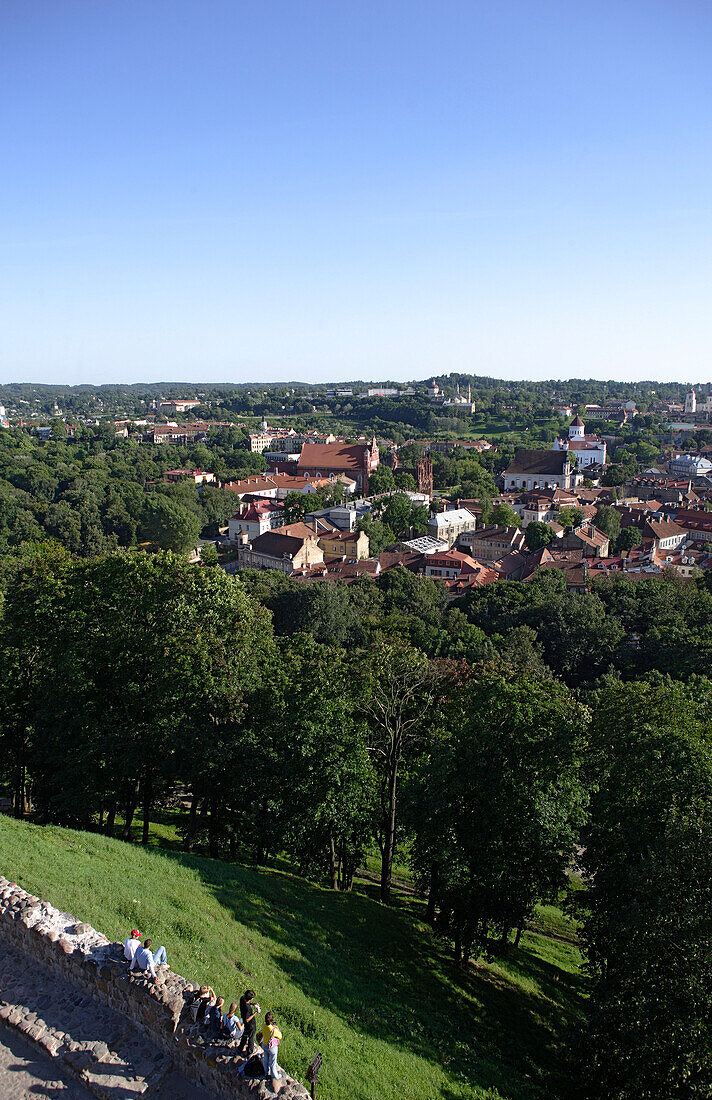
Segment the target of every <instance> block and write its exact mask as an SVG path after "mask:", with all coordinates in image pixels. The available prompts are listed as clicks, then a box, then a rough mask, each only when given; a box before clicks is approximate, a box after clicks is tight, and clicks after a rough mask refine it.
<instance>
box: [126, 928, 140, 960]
mask: <svg viewBox="0 0 712 1100" xmlns="http://www.w3.org/2000/svg"><path fill="white" fill-rule="evenodd" d="M140 946H141V933H140V932H139V930H138V928H134V929H132V931H131V935H130V936H127V938H126V939H125V940H124V958H125V959H126V962H130V963H132V962H133V960H134V955H135V954H136V951H137V950H138V948H139V947H140Z"/></svg>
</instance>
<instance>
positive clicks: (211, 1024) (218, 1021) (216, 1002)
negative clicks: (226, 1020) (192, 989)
mask: <svg viewBox="0 0 712 1100" xmlns="http://www.w3.org/2000/svg"><path fill="white" fill-rule="evenodd" d="M224 1004H225V998H224V997H214V998H213V1000H212V1001H211V1002H210V1004H209V1005H208V1007H207V1008H206V1010H205V1024H206V1027H207V1031H208V1035H210V1036H211V1037H213V1038H215V1039H217V1038H218V1036H219V1035H220V1034H221V1032H222V1017H223V1006H224Z"/></svg>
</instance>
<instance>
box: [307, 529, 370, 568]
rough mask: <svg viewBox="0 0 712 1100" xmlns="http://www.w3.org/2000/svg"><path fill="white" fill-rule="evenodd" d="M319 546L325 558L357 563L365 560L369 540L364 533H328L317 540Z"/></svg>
mask: <svg viewBox="0 0 712 1100" xmlns="http://www.w3.org/2000/svg"><path fill="white" fill-rule="evenodd" d="M319 546H320V547H321V548H322V550H323V551H324V554H325V556H326V557H338V558H345V559H346V560H347V561H359V559H363V558H367V557H368V553H369V539H368V535H367V534H366V533H365V531H329V532H326V533H325V534H323V535H321V536H320V538H319Z"/></svg>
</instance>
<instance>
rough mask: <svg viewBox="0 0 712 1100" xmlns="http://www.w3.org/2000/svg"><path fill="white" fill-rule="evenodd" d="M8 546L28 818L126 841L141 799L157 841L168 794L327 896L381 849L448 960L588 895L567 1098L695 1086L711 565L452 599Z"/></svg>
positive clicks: (496, 952) (583, 905) (16, 725)
mask: <svg viewBox="0 0 712 1100" xmlns="http://www.w3.org/2000/svg"><path fill="white" fill-rule="evenodd" d="M8 562H9V568H8V569H7V572H6V576H5V586H4V600H3V616H2V622H1V626H0V647H1V649H0V653H1V656H2V663H3V668H4V670H5V675H4V677H3V681H2V686H1V688H0V737H1V741H0V745H1V747H2V756H1V758H0V759H1V765H2V779H3V781H4V783H5V784H6V789H7V791H8V794H10V795H11V797H12V800H13V806H14V810H15V812H16V813H17V814H18V815H26V814H28V813H29V814H31V815H32V817H33V818H34V820H35V821H36V822H38V823H56V824H62V825H70V826H74V827H80V828H82V829H85V830H88V831H93V832H100V833H103V834H105V835H106V836H109V837H111V836H122V835H123V836H125V837H127V838H128V837H131V836H132V835H133V833H132V825H133V822H134V819H135V818H138V817H139V815H140V820H141V825H142V839H143V841H144V842H148V841H149V839H150V831H151V822H152V819H153V817H154V815H157V814H160V813H161V812H162V810H163V808H164V807H165V806H167V805H169V804H171V801H172V800H175V797H176V794H177V792H180V797H181V798H182V799H185V801H186V806H187V810H186V812H185V813H184V814H181V815H180V821H179V834H180V835H179V840H178V843H179V844H180V845H181V846H182V848H183V849H184V850H185V851H186V852H196V853H199V852H207V853H209V854H210V855H212V856H213V857H220V858H223V859H228V860H236V861H239V862H247V863H257V864H263V863H264V862H265V861H275V860H280V859H286V860H288V862H289V866H290V867H292V868H293V870H294V871H295V872H296V873H298V874H299V875H300V876H301V877H302V878H305V879H310V880H312V881H314V882H318V883H320V884H322V885H323V886H324V887H326V888H327V889H330V890H331V891H333V892H334V894H339V893H343V892H349V891H350V890H352V888H353V885H354V881H355V879H356V876H357V872H358V869H359V868H360V867H362V866H363V865H364V862H365V861H366V860H367V858H368V855H369V853H370V852H371V851H372V849H373V846H374V845H375V847H376V850H377V851H378V859H379V868H378V876H377V877H378V894H379V897H380V899H381V902H382V903H383V904H384V905H389V904H391V903H392V900H393V866H394V862H396V861H404V862H405V863H406V865H407V866H408V868H409V873H410V874H411V875H412V878H413V881H414V882H415V884H416V887H417V889H418V890H419V892H420V895H421V897H422V899H423V904H424V906H425V908H424V910H423V916H424V918H425V919H426V920H427V922H428V923H430V924H431V925H432V927H433V929H434V932H435V934H436V935H437V936H438V937H439V940H440V942H441V943H442V945H443V948H444V949H446V950H447V952H448V953H449V956H450V960H451V962H450V964H449V965H450V966H451V967H452V968H453V972H454V973H461V974H466V973H468V972H470V968H471V967H472V966H473V964H477V963H478V961H479V960H482V959H489V958H492V957H496V956H501V957H504V958H508V959H511V960H513V961H515V962H516V959H517V958H518V957H519V952H521V950H522V939H521V937H522V933H523V930H525V929H526V927H527V925H528V922H530V921H531V920H532V918H533V916H534V914H535V912H536V907H537V905H539V904H541V903H552V902H553V903H557V904H564V905H568V906H575V910H576V913H577V915H578V917H579V918H580V920H581V921H582V935H583V945H584V948H585V951H586V956H587V961H588V965H589V968H590V972H591V977H592V984H591V997H590V1000H589V1002H588V1014H589V1018H588V1025H587V1027H588V1035H589V1037H587V1038H586V1040H585V1042H583V1043H582V1045H581V1047H580V1048H577V1046H576V1041H575V1038H574V1037H573V1036H572V1035H568V1036H565V1037H564V1036H561V1038H562V1040H563V1039H564V1038H565V1040H566V1045H567V1048H568V1051H569V1055H570V1056H571V1057H574V1056H575V1057H576V1058H577V1059H578V1060H579V1061H580V1063H581V1064H582V1065H585V1066H586V1067H587V1069H586V1073H585V1074H583V1075H582V1076H581V1078H580V1088H581V1089H582V1094H584V1095H589V1094H590V1095H591V1096H593V1095H596V1096H600V1095H601V1092H600V1091H598V1092H596V1091H595V1090H594V1091H593V1092H590V1093H588V1094H587V1093H586V1088H587V1086H586V1082H593V1081H598V1082H600V1081H605V1082H606V1085H605V1088H606V1091H605V1092H604V1093H603V1095H610V1096H617V1097H631V1100H632V1098H633V1097H638V1096H640V1095H641V1094H640V1092H639V1091H638V1090H639V1082H640V1081H641V1080H644V1081H646V1082H647V1084H646V1089H647V1092H646V1093H645V1095H649V1096H651V1097H652V1096H655V1097H658V1096H659V1097H661V1098H662V1097H663V1096H681V1097H682V1096H685V1097H687V1096H700V1097H701V1096H704V1095H707V1094H708V1091H709V1088H710V1087H712V1060H711V1059H710V1057H709V1053H708V1050H707V1046H706V1039H705V1035H706V1032H705V1030H704V1020H705V1019H706V1013H707V1011H708V1006H709V1005H710V1003H712V974H711V973H710V969H709V965H708V952H707V943H708V939H709V935H708V933H709V927H708V926H709V912H710V905H709V902H710V900H711V899H710V898H709V896H708V895H709V891H710V886H709V883H710V874H709V870H710V866H709V851H710V846H709V843H708V838H707V829H708V819H709V811H710V809H711V808H712V763H711V760H710V747H711V746H710V735H709V729H710V723H709V716H710V704H711V702H712V683H711V682H710V680H709V679H708V678H707V671H708V665H707V660H706V651H707V646H708V644H709V641H708V639H709V637H710V625H709V624H710V621H711V616H710V612H711V610H712V608H711V603H712V596H711V595H710V592H709V591H708V588H707V585H706V583H705V582H704V580H702V579H699V580H697V579H693V580H692V581H691V582H689V583H687V584H683V583H678V582H675V581H671V580H662V581H659V580H655V581H640V582H637V583H630V582H628V581H626V580H625V579H622V578H621V579H620V580H617V581H611V582H606V583H603V584H601V585H600V586H597V588H596V590H595V591H594V592H591V593H586V594H582V595H575V594H571V593H568V592H566V591H565V588H564V585H563V583H562V581H561V579H560V578H559V577H558V576H556V575H554V574H551V573H548V574H547V573H543V574H542V575H540V576H539V577H537V578H535V579H534V580H533V581H531V582H529V583H527V584H517V583H513V582H509V583H507V584H491V585H488V586H486V587H485V588H483V589H480V590H475V591H473V592H472V593H470V594H468V595H467V596H466V597H464V598H463V599H462V600H461V601H460V606H457V607H452V606H448V605H447V604H446V602H445V600H444V594H443V591H442V589H441V587H440V585H439V584H438V582H436V581H432V580H429V579H427V578H419V577H415V576H413V575H411V574H409V573H408V572H407V571H405V570H402V569H398V570H392V571H389V572H388V573H386V574H384V575H383V576H381V577H378V578H376V579H373V578H364V579H362V580H359V581H358V582H357V583H355V584H353V585H351V586H349V587H342V586H335V585H329V584H326V583H317V584H313V585H311V586H306V587H305V586H299V585H297V584H295V582H292V581H289V580H288V579H285V578H279V577H277V576H276V575H274V574H269V573H259V574H250V573H245V574H243V575H242V578H241V579H240V580H237V579H234V578H231V577H229V576H227V575H225V574H224V573H223V572H222V571H220V570H215V569H206V568H201V567H198V566H191V565H188V564H187V563H186V562H185V561H184V560H182V559H180V558H178V557H175V556H174V555H172V554H171V553H165V554H160V553H159V554H154V555H147V554H144V553H141V552H136V551H133V552H127V551H117V552H114V553H112V554H109V555H105V556H101V555H99V556H95V557H92V558H86V559H80V558H76V557H73V556H72V555H70V554H69V553H68V552H67V551H66V550H63V549H62V548H61V547H59V546H58V545H57V544H56V543H55V542H53V541H52V540H49V541H46V542H44V543H41V544H39V545H38V546H35V547H28V548H26V549H25V550H24V552H22V553H21V554H18V555H12V556H11V557H10V558H9V559H8ZM69 746H71V751H68V747H69ZM572 876H573V877H572ZM581 886H583V887H584V889H583V890H581V889H580V888H579V887H581ZM572 887H575V889H572ZM127 919H128V918H127ZM666 945H667V946H666ZM382 950H383V951H384V952H385V954H384V957H383V966H384V968H386V969H387V968H388V965H389V964H388V957H387V956H388V951H387V947H383V948H382ZM680 989H683V990H686V991H687V992H686V995H685V997H684V998H683V999H680V998H679V997H678V996H677V991H678V990H680ZM660 1006H664V1016H665V1019H664V1023H663V1020H662V1017H661V1015H660ZM671 1021H674V1026H670V1025H671ZM651 1051H652V1052H653V1053H652V1054H651ZM685 1060H686V1064H688V1065H694V1067H695V1075H694V1080H692V1079H690V1078H685V1079H683V1078H681V1077H680V1074H679V1072H678V1068H677V1067H678V1066H679V1065H680V1064H681V1061H685ZM563 1064H564V1062H563V1061H562V1062H561V1064H560V1066H559V1071H562V1066H563ZM559 1071H557V1072H559ZM577 1087H578V1086H577ZM597 1087H600V1086H597ZM591 1088H593V1085H591Z"/></svg>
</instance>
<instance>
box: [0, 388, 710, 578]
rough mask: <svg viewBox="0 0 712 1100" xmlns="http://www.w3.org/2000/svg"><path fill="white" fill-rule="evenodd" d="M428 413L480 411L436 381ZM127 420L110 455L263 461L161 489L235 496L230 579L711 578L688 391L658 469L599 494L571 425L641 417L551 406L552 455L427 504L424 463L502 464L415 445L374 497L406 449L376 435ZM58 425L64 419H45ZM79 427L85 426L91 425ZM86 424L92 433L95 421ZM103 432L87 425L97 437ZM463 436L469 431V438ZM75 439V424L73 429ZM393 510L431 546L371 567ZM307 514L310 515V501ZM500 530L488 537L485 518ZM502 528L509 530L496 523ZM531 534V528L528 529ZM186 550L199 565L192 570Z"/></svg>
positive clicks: (479, 447) (534, 452) (118, 426)
mask: <svg viewBox="0 0 712 1100" xmlns="http://www.w3.org/2000/svg"><path fill="white" fill-rule="evenodd" d="M425 392H427V399H428V401H429V402H431V403H432V404H433V405H435V406H438V407H445V406H447V407H450V408H455V409H457V410H458V412H459V413H460V415H462V416H463V418H464V417H467V416H471V415H472V414H473V413H474V411H475V403H474V401H473V400H472V395H471V392H470V389H469V387H467V390H466V392H460V386H459V385H458V386H457V387H456V390H455V392H454V393H450V394H448V395H447V396H446V395H444V394H443V393H442V392H441V389H440V387H439V385H438V383H437V382H436V381H435V380H433V381H432V382H430V383H429V384H428V385H427V390H426V391H425ZM414 393H415V391H414V390H413V389H412V388H410V387H409V388H403V389H400V390H399V389H396V388H394V387H380V388H378V387H369V388H368V389H366V390H364V391H363V392H362V393H359V394H356V395H355V394H354V393H353V390H352V389H346V388H345V389H332V390H326V391H325V396H326V397H327V398H334V397H338V398H340V399H358V398H368V399H371V400H373V399H377V398H382V399H386V398H388V399H391V400H393V399H397V398H399V397H403V398H407V397H410V396H412V395H413V394H414ZM153 405H154V408H153V410H152V411H150V412H147V413H146V415H144V416H141V417H137V418H125V419H115V420H114V421H113V422H112V423H113V431H114V434H115V437H116V438H117V439H129V438H133V439H137V440H139V441H141V442H144V443H148V444H175V445H178V446H184V447H185V446H188V445H191V444H195V443H208V442H209V439H210V434H211V433H213V432H215V431H216V430H218V429H220V428H230V427H235V426H237V427H243V428H245V430H246V437H245V447H246V448H248V449H249V450H250V451H251V452H254V453H256V454H259V455H261V456H262V458H263V460H264V462H265V464H266V468H265V469H264V470H262V471H261V472H259V473H254V474H249V475H248V476H245V477H243V478H241V479H240V480H229V481H220V480H219V479H218V478H217V477H216V475H215V474H214V473H212V472H210V471H208V470H204V469H199V468H192V467H180V468H175V469H170V470H166V471H165V472H164V474H163V479H164V481H165V482H168V483H171V482H178V481H183V480H188V481H191V480H192V481H193V482H194V483H195V485H196V486H198V488H199V489H200V488H201V487H202V486H204V485H212V486H214V487H216V488H222V489H225V490H229V491H230V492H232V493H233V494H235V497H236V498H238V499H239V506H238V507H237V509H236V511H235V513H234V514H233V515H232V516H231V518H230V519H229V521H228V523H227V524H225V525H222V526H221V528H220V530H219V532H218V537H217V539H216V544H217V546H218V548H219V549H220V551H221V558H220V564H221V565H222V567H223V568H225V569H226V570H227V571H229V572H240V571H241V570H243V569H271V570H277V571H278V572H280V573H283V574H286V575H287V576H289V577H292V578H296V579H298V580H300V581H303V582H304V583H310V582H312V581H315V580H322V581H323V580H326V581H340V582H343V583H347V584H348V583H350V582H351V581H353V580H354V579H355V578H357V577H359V576H362V575H364V574H370V575H372V576H377V575H379V574H381V573H383V572H385V571H387V570H389V569H393V568H395V567H396V566H402V567H403V568H405V569H407V570H409V571H410V572H412V573H416V574H421V575H424V576H426V577H432V578H435V579H437V580H439V581H442V582H443V584H444V586H445V588H446V589H447V592H448V594H449V596H451V597H452V598H454V597H456V596H460V595H462V594H463V593H465V592H467V591H468V590H469V589H470V588H473V587H479V586H481V585H485V584H490V583H492V582H493V581H498V580H517V581H527V580H528V579H530V578H531V577H532V576H533V575H534V574H535V572H536V571H537V570H556V571H558V572H559V573H561V574H562V575H563V577H564V579H565V583H566V586H567V588H568V589H569V590H570V591H573V592H584V591H587V590H589V589H590V588H591V586H592V585H593V584H595V582H596V581H597V580H598V579H599V578H601V577H606V576H610V575H612V574H617V575H625V576H628V577H631V578H633V577H641V576H656V575H657V576H660V575H662V574H663V573H674V574H676V575H678V576H679V577H681V578H683V579H684V578H689V577H691V576H692V575H693V573H694V572H695V571H697V570H699V571H706V570H708V569H710V568H711V567H712V510H711V509H712V445H707V446H702V447H700V448H698V449H697V450H690V449H684V448H683V447H680V446H678V445H676V442H675V441H676V439H677V440H679V439H684V437H685V433H689V432H693V431H694V430H695V429H696V427H698V426H700V425H702V426H705V425H708V424H709V421H710V415H711V414H712V395H710V394H707V395H706V396H705V397H704V399H699V400H698V397H697V394H696V392H695V391H694V390H690V391H689V392H688V393H687V395H686V398H685V402H684V404H683V403H682V402H680V403H676V402H672V401H671V402H667V403H664V404H663V405H661V406H660V407H659V409H658V412H659V413H662V414H663V415H664V416H665V417H666V418H667V423H666V431H667V432H669V439H670V442H669V443H667V442H666V443H665V444H664V445H663V446H662V447H661V451H660V455H659V461H657V462H655V463H654V464H651V465H650V466H649V467H648V468H646V469H643V470H641V472H640V473H637V474H636V475H635V476H632V477H630V478H629V479H628V480H627V481H626V482H625V483H624V484H623V485H616V486H610V485H608V486H607V485H606V484H605V479H606V469H607V465H608V463H609V461H610V460H609V454H608V449H609V448H608V442H607V439H606V437H605V436H602V435H597V434H592V433H589V432H587V429H586V423H585V421H584V419H582V416H581V415H580V413H581V412H584V413H585V414H586V417H587V419H588V417H589V416H590V418H591V419H592V420H595V421H596V422H601V421H608V422H613V423H614V424H615V423H617V424H620V425H626V424H632V423H634V421H635V417H636V416H638V410H637V408H636V404H635V401H632V400H628V401H617V402H611V403H609V404H608V405H606V406H601V405H587V406H585V408H584V409H581V408H580V407H579V409H578V411H577V409H576V408H575V407H574V406H572V405H568V404H565V403H564V404H561V403H558V404H557V403H554V404H553V405H552V412H553V413H555V414H557V415H558V417H559V418H565V419H568V424H567V425H566V426H565V427H564V428H563V430H562V431H561V434H560V435H559V436H558V437H557V438H556V439H555V440H554V442H553V444H551V445H550V446H548V447H539V448H536V449H534V448H525V447H517V448H516V449H515V451H514V456H513V458H512V460H511V461H510V462H509V463H508V464H507V465H506V467H504V468H503V469H501V471H500V472H499V473H498V474H497V475H496V479H495V482H496V485H497V488H498V495H497V496H495V497H493V498H488V499H486V500H484V499H477V498H476V497H471V498H467V499H464V498H462V497H458V496H450V495H447V494H446V493H443V492H435V491H434V489H433V456H434V455H436V454H440V455H446V454H450V453H452V452H453V451H454V450H455V448H462V449H464V450H467V451H470V452H472V453H473V454H474V455H481V454H483V453H484V452H488V451H493V450H495V451H496V449H497V444H496V443H494V442H492V441H488V440H487V439H484V438H483V439H460V440H457V439H455V440H453V439H413V440H409V441H408V442H411V443H417V445H418V447H419V449H420V458H419V460H418V461H417V462H416V463H415V464H414V465H413V466H412V468H411V469H410V471H409V472H411V473H412V475H413V484H414V485H415V488H414V489H407V490H405V489H396V490H392V491H390V492H389V493H388V494H384V493H383V492H382V491H381V492H377V491H374V490H373V487H372V481H373V475H374V473H375V471H376V470H378V469H379V467H381V468H382V467H384V466H385V467H390V468H391V469H392V470H393V471H394V472H396V471H399V470H401V469H402V464H401V459H400V453H401V451H402V449H403V445H402V444H397V443H395V442H393V441H392V440H389V439H386V438H378V439H377V437H376V435H375V434H373V435H372V436H371V437H370V438H363V437H362V438H360V439H358V441H356V442H354V441H353V440H351V441H347V439H345V438H338V437H336V436H335V435H334V434H332V433H331V432H324V431H319V430H316V429H309V430H303V431H298V430H296V429H295V428H294V427H292V426H287V425H285V424H283V425H281V426H275V425H271V424H270V423H269V422H268V418H267V417H263V419H262V421H261V424H260V426H259V428H254V427H252V428H250V427H249V426H247V425H246V424H245V423H240V422H239V421H238V422H237V423H236V421H235V420H234V419H231V420H218V419H195V418H193V419H188V420H185V419H184V421H183V422H179V420H177V419H175V418H176V417H183V418H185V415H186V414H190V413H192V412H193V410H194V409H196V408H198V407H199V406H200V405H201V401H200V400H199V399H197V398H168V399H161V400H156V401H155V402H153ZM11 413H12V414H14V415H13V416H12V420H11V416H10V415H9V414H8V411H7V410H6V409H5V408H4V407H2V406H0V426H4V427H9V426H10V425H11V423H12V426H14V427H17V426H19V427H24V428H26V429H27V430H30V431H32V432H34V433H36V434H37V435H38V436H39V437H40V438H41V439H42V438H44V439H48V438H50V437H51V433H52V431H53V427H52V422H50V423H49V424H46V423H45V424H36V423H33V422H32V420H31V419H27V418H26V417H25V418H23V416H22V410H18V409H14V410H11ZM54 415H55V418H62V416H63V414H62V410H61V409H60V408H59V407H58V406H55V409H54ZM86 419H87V418H85V422H86ZM89 419H90V418H89ZM100 422H101V420H100V418H99V417H97V418H94V423H96V424H99V423H100ZM465 423H466V420H465V419H463V424H465ZM66 430H67V434H68V436H69V437H70V438H71V437H72V435H73V434H74V432H75V431H76V430H77V428H76V424H72V423H70V422H69V421H67V424H66ZM334 489H338V493H336V494H335V495H336V496H337V497H338V503H335V504H332V505H331V506H328V507H323V506H321V503H320V502H321V499H322V494H323V492H324V491H328V490H334ZM293 494H298V495H299V496H303V497H306V498H307V500H306V502H305V507H304V508H303V509H302V512H303V515H302V516H300V518H299V519H298V521H296V522H295V521H291V522H290V515H289V509H288V508H287V507H285V502H286V501H287V498H292V499H293V496H292V495H293ZM396 494H402V495H405V496H406V497H407V498H408V499H409V501H410V502H411V503H412V504H413V505H417V506H419V507H421V508H424V509H427V516H428V518H427V524H426V530H425V533H423V532H422V529H421V531H420V532H415V531H411V536H412V537H409V538H401V539H400V540H399V541H398V542H397V543H395V544H393V545H391V546H389V547H388V548H387V549H385V550H382V551H381V552H379V553H378V554H372V553H371V546H370V542H369V535H368V533H367V531H366V530H365V529H364V528H365V527H367V526H368V525H367V523H364V520H367V518H368V517H369V516H378V514H379V510H380V509H381V508H382V507H383V504H384V496H388V495H396ZM310 496H314V497H315V499H316V501H317V505H318V506H315V507H314V509H313V510H310V509H309V506H308V498H309V497H310ZM493 511H494V514H495V515H496V516H497V517H498V519H499V520H500V522H493V521H492V519H491V517H492V513H493ZM502 517H506V518H507V520H508V521H507V522H501V519H502ZM532 524H535V525H536V526H535V527H533V528H531V525H532ZM199 551H200V548H199V547H196V549H195V552H194V554H193V558H194V560H196V561H198V560H200V553H199Z"/></svg>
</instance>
